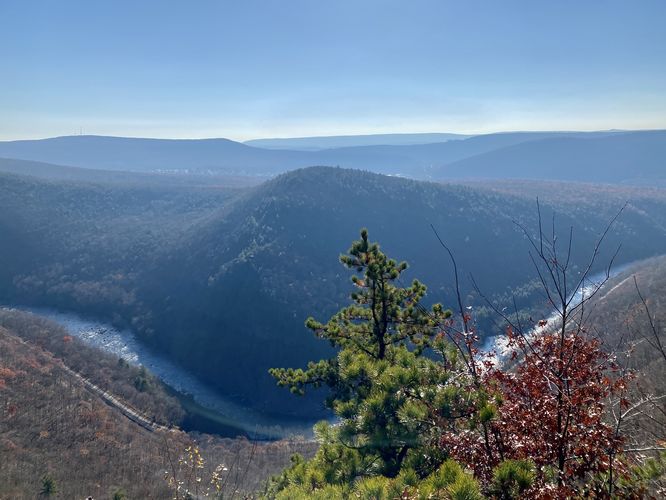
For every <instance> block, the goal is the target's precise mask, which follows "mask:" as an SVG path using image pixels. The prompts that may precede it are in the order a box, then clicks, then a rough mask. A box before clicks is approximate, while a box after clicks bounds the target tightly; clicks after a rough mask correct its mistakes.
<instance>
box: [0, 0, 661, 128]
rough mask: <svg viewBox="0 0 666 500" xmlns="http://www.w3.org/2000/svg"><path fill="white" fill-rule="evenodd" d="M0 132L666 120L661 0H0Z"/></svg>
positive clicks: (630, 124)
mask: <svg viewBox="0 0 666 500" xmlns="http://www.w3.org/2000/svg"><path fill="white" fill-rule="evenodd" d="M0 18H1V19H3V21H4V22H3V30H2V31H0V55H2V58H3V68H2V80H1V83H0V88H1V89H2V92H0V116H1V117H2V118H0V140H15V139H32V138H41V137H53V136H66V135H78V134H79V133H80V132H83V134H86V135H112V136H122V137H153V138H173V137H178V138H204V137H225V138H229V139H232V140H238V141H245V140H251V139H257V138H277V137H289V138H291V137H313V136H314V137H320V136H336V135H367V134H383V133H432V132H442V131H445V132H449V133H461V134H483V133H491V132H508V131H515V130H528V131H531V130H581V131H586V130H607V129H659V128H666V64H665V63H664V61H666V31H665V30H663V26H662V24H663V19H664V18H666V3H664V2H658V1H645V2H640V3H627V2H619V1H610V2H603V4H601V3H597V2H584V3H581V2H570V1H566V2H558V3H556V4H555V3H539V4H538V5H537V4H535V3H534V2H528V1H518V0H516V1H511V2H502V3H501V4H500V3H496V2H476V1H475V2H441V1H425V0H424V1H416V2H410V3H409V4H404V3H402V2H393V1H389V2H385V1H382V2H379V1H375V0H367V1H364V2H352V1H340V2H335V3H334V4H321V3H311V2H307V1H295V2H291V3H289V4H288V5H286V4H284V3H282V2H274V1H265V2H256V1H248V2H243V3H242V4H235V3H222V2H212V1H209V2H200V3H197V4H195V5H193V4H181V3H178V2H164V1H160V2H154V1H147V2H141V3H140V4H136V3H134V2H128V1H118V2H113V3H108V4H107V3H97V2H85V1H77V0H74V1H68V2H57V3H55V2H54V3H39V2H34V1H21V2H18V1H12V0H10V1H7V2H2V4H0Z"/></svg>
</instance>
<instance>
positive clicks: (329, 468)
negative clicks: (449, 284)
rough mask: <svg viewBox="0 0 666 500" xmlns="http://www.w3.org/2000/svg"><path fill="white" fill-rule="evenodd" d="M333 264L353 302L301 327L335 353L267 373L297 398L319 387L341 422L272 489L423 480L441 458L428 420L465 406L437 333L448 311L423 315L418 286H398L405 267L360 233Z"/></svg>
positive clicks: (452, 356)
mask: <svg viewBox="0 0 666 500" xmlns="http://www.w3.org/2000/svg"><path fill="white" fill-rule="evenodd" d="M340 261H341V262H342V264H343V265H345V266H346V267H347V268H349V269H352V270H355V271H356V272H358V273H362V274H361V275H360V276H356V275H355V276H352V279H351V281H352V283H353V285H354V287H355V290H354V292H353V293H352V294H351V299H352V303H351V304H350V305H349V306H347V307H344V308H343V309H341V310H340V311H339V312H338V313H337V314H335V315H334V316H333V317H331V319H330V320H329V321H328V322H327V323H325V324H324V323H320V322H318V321H316V320H314V319H313V318H309V319H308V320H307V322H306V325H307V327H308V328H309V329H310V330H312V331H313V332H314V333H315V335H316V336H317V337H319V338H322V339H326V340H328V341H329V342H330V343H331V345H332V346H333V347H336V348H338V350H339V351H338V354H337V356H335V357H333V358H331V359H325V360H320V361H318V362H310V363H309V364H308V366H307V369H305V370H303V369H293V368H286V369H285V368H280V369H272V370H271V371H270V372H271V374H272V375H273V376H274V377H275V378H277V380H278V384H279V385H280V386H284V387H288V388H290V389H291V391H292V392H294V393H296V394H303V393H304V392H305V390H306V389H307V388H308V387H327V388H328V389H329V390H330V396H329V397H328V398H327V400H326V404H327V406H328V407H329V408H331V409H333V410H334V412H335V414H336V415H337V417H338V418H339V422H340V423H339V425H336V426H330V425H328V424H326V423H320V424H318V426H317V427H316V431H317V434H318V436H319V439H320V441H321V443H322V446H321V447H320V449H319V451H318V453H317V455H316V456H315V458H314V459H313V460H312V461H311V462H306V461H303V460H297V461H296V462H295V463H294V465H293V466H292V468H291V469H289V470H288V471H286V472H285V473H284V474H283V476H282V478H281V479H278V483H280V481H282V483H280V484H277V485H276V486H277V489H278V490H279V489H280V488H281V487H286V486H287V485H288V484H292V485H293V484H299V483H300V484H308V485H309V486H310V487H312V489H313V490H314V489H316V488H322V487H325V486H327V485H331V484H335V485H351V484H352V482H353V481H354V480H355V479H356V478H357V477H360V476H372V475H382V476H386V477H388V478H393V477H396V476H397V475H398V474H399V473H400V472H401V471H404V470H411V471H415V472H416V473H417V474H418V477H421V478H424V477H426V476H428V475H429V474H431V473H433V472H434V471H436V470H437V468H438V467H439V466H440V465H441V464H442V463H443V461H444V459H445V457H444V456H443V455H442V453H441V451H440V447H439V445H438V444H439V437H438V436H439V433H441V432H442V430H441V429H439V428H438V423H439V422H438V419H436V418H434V417H433V415H434V414H435V413H436V414H437V415H443V414H446V415H449V416H454V415H455V414H456V413H457V412H459V411H461V410H460V408H461V407H463V406H464V405H465V404H466V403H464V401H467V400H469V397H467V396H468V395H463V394H461V391H460V390H459V386H460V384H459V381H460V377H461V375H464V374H465V373H466V372H465V370H464V369H461V368H460V363H459V362H458V360H457V356H456V352H455V351H454V350H452V349H450V348H449V346H448V345H447V343H446V342H444V340H443V335H442V334H441V333H440V326H441V325H442V324H443V323H444V322H446V321H447V319H448V318H449V317H450V315H451V314H450V312H448V311H444V310H443V308H442V307H441V306H440V305H438V304H437V305H435V306H433V307H432V308H431V309H430V310H428V309H426V308H425V307H423V306H422V305H421V300H422V299H423V297H424V296H425V293H426V287H425V286H424V285H423V284H422V283H420V282H419V281H417V280H414V281H412V283H411V284H410V285H409V286H401V275H402V273H403V272H404V271H405V270H406V269H407V264H406V263H405V262H400V263H398V262H396V261H395V260H393V259H390V258H388V257H387V256H386V255H385V254H384V253H383V252H382V251H381V250H380V247H379V245H378V244H377V243H371V242H369V241H368V232H367V230H365V229H364V230H362V231H361V239H360V240H358V241H355V242H354V243H353V245H352V247H351V249H350V250H349V252H348V254H346V255H342V256H341V257H340ZM427 351H430V352H439V353H440V355H442V359H441V360H439V361H435V360H434V359H433V356H426V355H425V353H426V352H427ZM454 380H456V382H455V383H454V382H453V381H454ZM350 487H351V486H350Z"/></svg>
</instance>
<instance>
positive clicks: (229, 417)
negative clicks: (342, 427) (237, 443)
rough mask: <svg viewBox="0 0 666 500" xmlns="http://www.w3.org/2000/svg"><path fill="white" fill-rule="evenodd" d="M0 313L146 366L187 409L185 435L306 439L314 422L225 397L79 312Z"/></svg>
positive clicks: (24, 308) (129, 337)
mask: <svg viewBox="0 0 666 500" xmlns="http://www.w3.org/2000/svg"><path fill="white" fill-rule="evenodd" d="M0 308H2V309H8V310H17V311H22V312H27V313H30V314H34V315H36V316H39V317H41V318H45V319H48V320H50V321H53V322H54V323H57V324H58V325H60V326H61V327H63V328H64V329H65V330H66V331H67V332H68V334H69V335H72V336H73V337H76V338H78V339H80V340H81V341H82V342H83V343H85V344H86V345H88V346H90V347H94V348H97V349H100V350H102V351H105V352H107V353H110V354H113V355H115V356H118V357H119V358H121V359H123V360H125V361H126V362H127V363H130V364H133V365H138V366H144V367H145V368H146V369H147V370H148V371H149V372H151V373H152V374H153V375H154V376H156V377H157V378H158V379H159V380H160V381H161V382H162V383H163V384H164V385H165V386H166V387H167V390H168V392H169V393H170V394H171V395H172V396H174V397H176V398H177V399H178V400H179V401H180V403H181V405H182V406H183V408H184V409H185V411H186V414H187V416H186V419H185V421H184V423H183V424H182V428H183V430H187V431H197V432H206V433H210V434H218V435H221V436H223V437H238V436H245V437H247V438H249V439H252V440H276V439H283V438H288V437H293V436H306V437H308V436H310V435H311V434H312V425H313V424H314V422H312V421H298V420H287V419H276V418H273V417H271V416H267V415H264V414H261V413H260V412H257V411H256V410H253V409H251V408H247V407H243V406H242V405H239V404H238V403H236V402H234V401H231V400H230V399H228V398H225V397H224V396H223V395H221V394H219V393H218V392H216V391H215V390H213V389H212V388H210V387H208V386H207V385H206V384H204V383H202V382H201V381H199V380H198V379H197V378H196V377H194V376H192V375H191V374H190V373H188V372H187V371H186V370H185V369H183V368H182V367H180V366H178V365H176V364H175V363H174V362H172V361H170V360H168V359H167V358H165V357H164V356H162V355H160V354H157V353H155V352H154V351H152V350H151V349H150V348H149V347H147V346H146V345H145V344H143V343H142V342H141V341H140V340H139V339H138V338H137V337H136V335H135V334H134V333H133V332H132V331H130V330H128V329H124V330H120V329H117V328H115V327H113V326H112V325H110V324H108V323H106V322H103V321H98V320H95V319H91V318H86V317H84V316H83V315H80V314H78V313H74V312H63V311H60V310H57V309H53V308H48V307H31V306H23V305H14V304H0Z"/></svg>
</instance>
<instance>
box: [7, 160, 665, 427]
mask: <svg viewBox="0 0 666 500" xmlns="http://www.w3.org/2000/svg"><path fill="white" fill-rule="evenodd" d="M1 182H2V189H1V190H0V209H1V210H0V228H1V230H2V231H3V234H6V235H10V236H9V237H7V238H3V239H2V242H1V244H0V256H1V258H2V262H3V266H2V269H1V274H0V279H1V281H0V284H1V288H0V291H1V292H2V298H3V300H5V301H7V300H9V301H12V300H14V301H23V302H31V303H37V304H47V305H52V306H58V307H61V308H66V309H71V310H75V311H81V312H85V313H88V314H97V315H100V316H104V317H106V318H109V319H111V320H112V321H114V322H116V323H117V324H122V325H126V326H131V327H132V328H133V329H134V330H135V331H137V333H139V335H141V336H142V338H143V339H145V341H146V342H149V343H150V344H151V345H153V346H155V347H156V348H157V349H160V350H161V351H163V352H164V353H166V354H168V355H169V356H170V357H172V358H173V359H175V360H177V361H178V362H180V363H181V364H183V365H184V366H186V367H188V369H190V370H192V371H193V372H194V373H196V374H197V375H199V376H200V377H201V378H203V379H204V380H206V381H207V382H209V383H210V384H212V385H214V386H216V387H217V388H218V389H219V390H221V391H223V392H224V393H225V394H227V395H229V396H231V397H234V398H235V399H236V400H238V401H240V402H242V403H244V404H247V405H249V406H254V407H256V408H259V409H261V410H263V411H266V412H274V413H279V414H280V413H281V414H293V415H307V414H316V413H317V408H321V404H320V403H319V400H318V399H317V398H316V397H315V398H312V399H309V400H308V399H305V400H298V399H292V398H288V397H285V395H284V394H283V393H282V392H281V391H279V390H278V389H277V388H276V387H275V385H274V381H273V380H272V379H271V378H270V376H269V375H268V373H267V369H268V368H270V367H273V366H299V365H302V364H303V363H304V362H305V361H306V360H308V359H317V358H318V357H321V356H322V355H323V354H325V351H326V350H327V347H326V345H325V344H324V345H321V344H323V343H321V342H317V340H316V339H313V338H311V336H310V335H309V334H308V331H307V330H306V329H305V328H304V326H303V322H304V320H305V318H306V317H307V316H309V315H313V316H315V317H316V318H318V319H326V318H327V316H328V315H329V314H331V313H332V312H334V311H335V310H337V309H339V307H340V305H341V304H343V303H345V302H346V300H347V296H348V294H349V293H350V291H351V285H350V283H349V276H348V275H347V274H346V273H345V272H344V270H343V269H342V267H341V266H340V264H339V263H338V261H337V259H338V255H339V254H340V253H341V252H344V251H345V250H346V249H347V247H348V245H349V241H350V240H351V239H352V238H354V236H355V235H357V234H358V230H359V229H360V228H361V227H367V228H368V229H369V231H370V235H371V238H372V239H373V240H374V241H379V242H380V243H381V244H382V247H383V248H385V249H386V251H387V252H389V253H390V254H391V255H394V256H395V257H396V258H399V259H404V260H407V261H408V262H409V263H410V265H411V268H410V269H409V270H408V271H407V273H406V275H405V276H406V278H405V279H407V280H411V279H412V278H419V279H420V280H422V281H423V282H424V283H425V284H426V285H427V286H428V287H429V291H428V295H427V296H426V302H442V303H443V304H444V305H445V306H451V305H453V300H454V290H453V286H452V284H453V274H452V268H451V265H450V262H449V260H448V256H447V254H446V253H445V251H444V250H443V249H442V247H441V246H440V245H439V243H438V241H437V239H436V237H435V236H434V234H433V232H432V229H431V224H432V226H434V227H435V228H436V229H437V231H438V232H439V234H440V236H441V237H442V238H443V240H444V241H445V242H446V243H447V244H448V245H449V246H450V247H451V249H452V251H453V253H454V255H455V256H456V258H457V260H458V264H459V267H460V273H461V277H462V278H463V282H462V293H463V300H464V302H465V305H470V306H472V307H474V309H475V311H476V314H475V317H476V318H477V321H478V328H479V331H480V333H481V334H482V335H487V334H493V333H497V332H496V331H495V328H496V327H495V326H494V324H493V317H492V315H490V314H489V311H488V308H484V307H483V305H484V302H483V300H482V299H481V298H480V297H479V296H478V294H477V292H475V291H474V289H473V287H472V285H471V283H470V279H469V275H470V274H473V276H474V278H475V280H476V282H477V284H478V286H479V287H480V288H481V290H482V292H483V293H484V294H485V295H487V296H488V297H489V298H491V299H492V300H494V301H496V302H497V303H498V304H506V303H509V302H510V301H511V298H512V296H514V295H515V296H516V299H517V302H518V305H519V307H526V308H527V307H532V306H539V305H540V306H542V307H543V306H544V303H543V299H542V298H540V296H538V295H537V294H535V289H536V286H535V282H534V279H535V276H533V273H532V269H531V265H530V263H529V256H528V245H527V242H526V240H525V238H524V235H523V233H522V230H521V229H520V228H519V227H518V226H517V225H516V222H519V223H520V224H523V225H524V226H525V227H527V228H528V230H530V231H534V230H536V206H535V202H534V198H532V197H530V196H528V195H527V194H526V195H524V196H516V195H514V194H508V193H506V192H498V191H492V190H489V189H487V188H486V187H475V188H472V187H469V186H462V185H455V184H447V185H440V184H434V183H426V182H418V181H412V180H406V179H401V178H396V177H387V176H382V175H377V174H373V173H369V172H363V171H357V170H348V169H339V168H325V167H319V168H308V169H303V170H297V171H294V172H290V173H287V174H284V175H282V176H279V177H277V178H275V179H273V180H271V181H269V182H266V183H264V184H262V185H260V186H258V187H256V188H251V189H247V190H244V191H240V192H239V191H225V190H212V189H191V188H188V189H171V188H170V189H163V188H153V189H152V190H150V189H147V188H121V187H118V186H116V187H113V188H110V187H108V186H101V185H94V184H89V185H82V184H76V185H74V184H67V183H62V182H45V181H39V180H35V179H28V178H25V177H18V176H8V175H6V176H3V177H2V178H1ZM528 186H529V183H528V184H527V185H526V193H529V187H528ZM569 186H570V185H569V184H563V185H562V186H561V187H560V188H559V189H560V192H561V193H562V196H556V195H553V196H552V197H551V198H549V199H544V200H543V201H542V207H541V208H542V213H543V216H544V220H546V221H548V223H550V220H551V214H552V213H553V212H556V213H557V214H558V215H557V218H556V224H557V227H558V228H559V229H560V230H561V233H562V235H563V237H564V236H565V235H567V234H568V228H569V227H570V226H571V227H573V234H574V242H575V244H574V252H573V254H572V262H573V263H574V267H575V268H576V269H580V267H581V266H582V265H584V264H585V263H587V261H588V259H589V257H590V254H591V252H592V249H593V247H594V243H595V242H596V240H597V238H598V236H599V234H600V233H601V232H602V231H603V230H604V228H605V227H606V225H607V223H608V221H609V220H610V219H611V218H612V217H613V216H614V215H615V214H616V212H617V211H618V210H619V208H620V207H621V206H622V205H623V204H624V202H625V201H626V200H629V204H628V205H627V207H626V208H625V210H624V212H623V213H622V215H621V216H620V219H619V220H618V222H617V223H616V224H615V225H613V227H612V228H611V230H610V232H609V234H608V237H607V241H606V243H605V245H604V246H603V247H602V253H601V254H600V255H599V257H598V263H599V266H598V267H597V268H595V269H601V268H602V267H603V264H605V263H606V262H607V260H608V259H610V256H611V255H612V254H613V253H614V251H615V249H616V246H617V245H618V244H619V243H622V249H621V251H620V253H619V255H618V257H617V261H618V262H619V263H622V262H630V261H633V260H635V259H640V258H645V257H649V256H652V255H656V254H658V253H661V252H663V248H666V230H664V228H665V227H666V220H665V219H666V196H665V195H664V193H663V191H660V190H654V192H652V193H651V194H646V195H644V196H643V197H638V198H635V199H634V198H631V196H630V195H631V190H627V191H626V192H625V194H626V195H627V196H626V198H625V197H624V196H623V195H622V193H623V192H622V190H621V189H620V188H618V191H617V198H614V199H612V200H610V201H609V200H608V199H607V195H606V193H604V192H603V191H595V190H593V189H592V190H590V192H589V194H588V195H586V199H585V203H584V204H581V203H579V200H578V196H577V195H575V194H573V195H566V193H567V192H569V191H567V190H568V189H569ZM576 189H583V188H582V187H581V186H580V185H575V186H574V187H571V190H573V191H571V192H573V193H575V192H576V191H575V190H576ZM26 200H29V202H28V203H26ZM549 230H550V229H549ZM576 266H577V267H576Z"/></svg>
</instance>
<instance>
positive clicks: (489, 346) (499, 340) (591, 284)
mask: <svg viewBox="0 0 666 500" xmlns="http://www.w3.org/2000/svg"><path fill="white" fill-rule="evenodd" d="M637 262H640V261H638V260H637V261H633V262H628V263H626V264H621V265H619V266H616V267H613V268H611V270H610V272H609V273H608V279H609V280H612V279H613V278H615V277H617V276H619V275H620V274H622V273H623V272H624V271H626V270H627V269H629V268H631V267H632V266H633V265H634V264H636V263H637ZM606 278H607V276H606V271H602V272H599V273H597V274H594V275H592V276H590V277H588V278H586V279H585V281H584V282H583V283H582V284H581V286H580V287H578V289H577V290H575V291H574V292H573V293H572V294H571V295H570V296H569V297H570V304H569V309H572V308H574V307H577V306H578V305H580V303H581V302H582V301H583V298H584V297H588V296H589V295H590V294H591V293H593V292H595V290H596V289H597V288H599V286H600V285H601V284H602V283H603V284H604V285H605V284H606V283H605V280H606ZM560 322H561V315H560V314H558V313H557V311H555V310H553V311H552V312H551V313H550V315H549V316H548V317H547V318H546V325H548V326H547V328H551V327H552V325H554V324H558V323H560ZM540 328H542V327H539V326H534V327H533V328H532V329H531V331H530V332H529V333H528V335H533V334H536V333H539V331H540ZM506 340H507V339H506V336H505V335H494V336H491V337H486V339H485V341H484V342H483V346H482V347H481V351H482V352H491V351H495V352H496V353H497V355H498V356H499V358H500V360H501V359H502V358H504V357H506V355H507V353H508V351H507V348H506Z"/></svg>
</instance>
